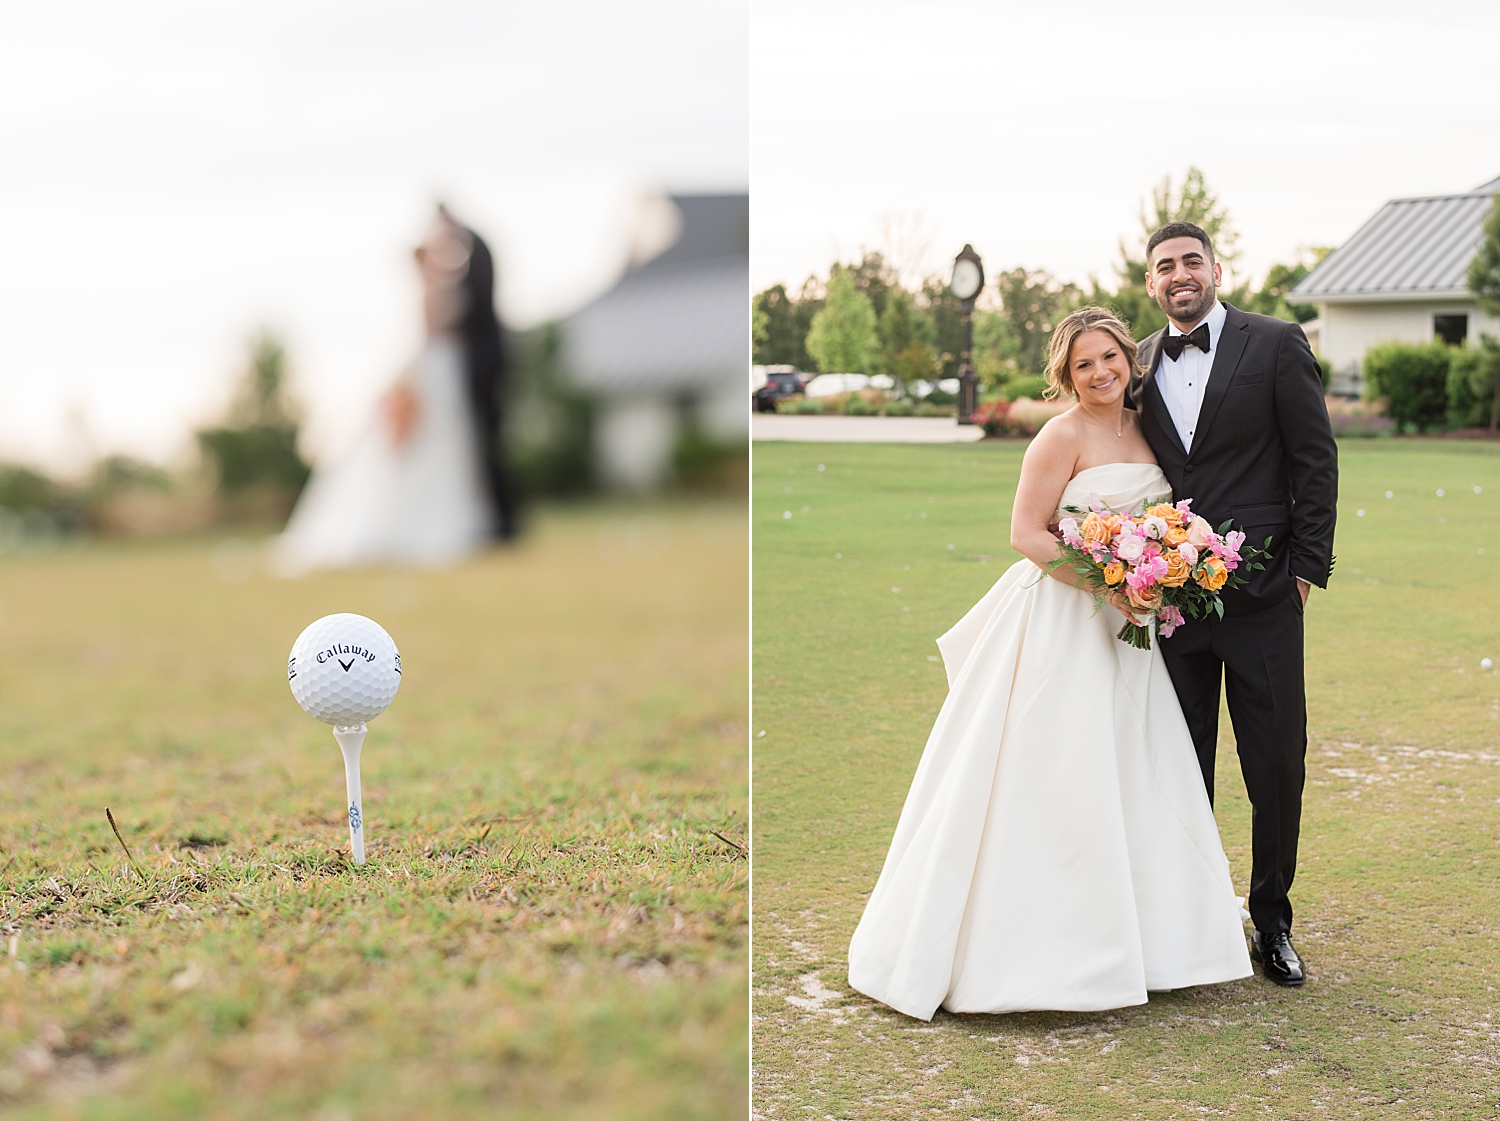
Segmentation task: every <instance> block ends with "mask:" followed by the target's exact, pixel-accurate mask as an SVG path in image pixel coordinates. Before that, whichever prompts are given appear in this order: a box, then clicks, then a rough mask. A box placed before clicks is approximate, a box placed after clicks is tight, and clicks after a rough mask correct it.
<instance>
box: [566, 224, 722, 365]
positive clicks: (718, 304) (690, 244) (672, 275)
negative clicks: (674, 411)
mask: <svg viewBox="0 0 1500 1121" xmlns="http://www.w3.org/2000/svg"><path fill="white" fill-rule="evenodd" d="M672 201H673V203H675V204H676V206H677V208H678V210H679V211H680V212H681V215H682V227H681V231H682V232H681V234H680V235H679V236H678V238H677V240H676V241H675V242H674V243H673V244H672V245H671V246H670V247H668V248H667V249H666V251H664V252H663V253H660V254H659V255H657V256H656V257H654V258H652V259H651V260H649V261H647V262H645V263H644V264H642V265H640V266H638V267H636V268H633V269H631V270H629V271H628V272H626V274H625V275H624V276H623V277H621V278H620V282H619V283H618V284H616V285H615V286H614V287H613V288H611V289H610V290H609V291H608V292H606V293H604V295H602V296H600V297H599V298H598V299H596V300H594V301H593V302H592V303H590V304H588V305H587V306H586V307H584V308H583V309H582V310H580V311H578V312H575V313H574V314H573V315H571V316H569V317H568V319H567V320H566V321H565V322H564V324H563V329H564V335H563V340H564V341H563V347H564V351H563V353H564V358H565V361H566V364H567V367H568V369H569V371H570V372H571V375H572V379H573V381H574V382H575V383H576V384H578V385H580V386H582V387H584V388H587V389H593V390H596V391H600V392H604V393H610V394H632V393H662V392H669V393H677V392H684V391H685V392H691V391H693V390H698V389H710V388H716V387H719V386H721V385H723V384H724V383H729V382H732V383H733V384H734V385H736V386H738V385H739V383H740V382H742V381H743V380H744V376H745V367H746V363H747V362H748V361H749V354H750V257H749V217H750V198H749V196H748V195H685V196H676V195H674V196H673V197H672Z"/></svg>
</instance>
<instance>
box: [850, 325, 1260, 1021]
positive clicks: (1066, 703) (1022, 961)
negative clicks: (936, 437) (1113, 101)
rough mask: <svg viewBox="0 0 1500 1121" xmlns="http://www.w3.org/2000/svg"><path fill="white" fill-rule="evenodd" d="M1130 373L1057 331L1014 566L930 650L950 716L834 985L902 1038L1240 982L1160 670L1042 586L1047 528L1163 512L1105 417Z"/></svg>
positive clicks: (1206, 820)
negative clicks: (1001, 1017)
mask: <svg viewBox="0 0 1500 1121" xmlns="http://www.w3.org/2000/svg"><path fill="white" fill-rule="evenodd" d="M1135 358H1136V344H1135V342H1134V341H1133V340H1132V339H1131V337H1130V334H1129V332H1128V331H1127V329H1126V327H1125V325H1124V323H1122V322H1121V321H1120V320H1119V319H1118V318H1116V317H1115V316H1114V315H1113V314H1111V313H1110V312H1108V311H1105V310H1104V309H1101V308H1081V309H1080V310H1078V311H1075V312H1074V313H1073V314H1071V315H1069V316H1068V317H1067V318H1066V319H1065V320H1063V322H1062V323H1061V324H1059V325H1058V328H1057V330H1056V332H1055V333H1054V334H1053V336H1052V346H1051V352H1050V354H1049V356H1048V370H1047V374H1048V379H1049V381H1050V382H1051V384H1052V385H1053V386H1054V387H1056V388H1057V389H1058V390H1060V391H1062V392H1064V393H1066V394H1068V395H1070V396H1072V397H1074V398H1075V399H1076V400H1077V404H1076V405H1074V407H1073V408H1071V409H1069V410H1068V411H1067V412H1066V413H1064V414H1062V415H1061V416H1059V417H1057V418H1056V419H1054V420H1052V421H1051V422H1050V423H1049V424H1047V426H1046V427H1045V428H1043V429H1042V431H1041V432H1040V433H1039V434H1038V435H1037V437H1036V439H1035V440H1033V441H1032V444H1031V446H1030V447H1029V448H1028V449H1027V452H1026V457H1025V459H1024V461H1023V463H1022V466H1021V479H1020V483H1019V485H1018V486H1017V488H1016V498H1015V506H1014V509H1013V512H1012V514H1011V546H1012V547H1013V548H1015V549H1016V550H1017V551H1018V552H1020V553H1021V554H1022V555H1023V556H1024V557H1025V558H1026V559H1025V560H1021V561H1017V562H1016V563H1015V564H1014V565H1012V566H1011V568H1010V569H1009V570H1008V571H1007V572H1006V573H1005V575H1004V576H1002V577H1001V578H1000V580H999V581H998V582H997V583H996V584H995V586H994V587H992V588H991V589H990V590H989V592H988V593H987V594H986V595H985V597H984V598H983V599H982V600H980V601H979V603H978V604H976V605H975V606H974V608H973V609H972V610H970V611H969V613H968V614H967V615H965V616H964V617H963V618H962V619H961V620H960V621H959V622H958V623H957V624H956V625H955V626H954V627H953V629H952V630H950V631H949V632H948V633H947V634H945V635H943V637H942V638H940V639H938V648H939V649H940V651H941V652H942V655H943V661H944V664H945V667H946V669H947V672H948V684H949V694H948V698H947V700H946V701H945V702H944V704H943V708H942V711H941V712H940V713H939V714H938V718H937V722H936V724H934V726H933V729H932V733H931V735H930V736H929V737H928V740H927V748H926V750H925V751H924V752H923V754H922V760H921V762H920V763H919V764H918V765H917V773H916V776H915V777H914V778H913V779H912V785H911V790H910V792H909V793H908V794H907V798H906V805H905V807H904V808H903V809H902V811H901V820H900V822H899V824H898V825H897V826H896V834H895V837H894V838H893V839H892V841H891V847H890V852H889V853H888V854H887V856H886V859H885V867H884V868H883V869H882V870H881V873H880V879H879V881H878V882H877V883H876V885H875V889H874V891H873V892H871V894H870V899H869V902H868V904H867V905H866V907H865V913H864V917H863V918H862V919H861V920H860V923H859V927H858V929H856V931H855V932H854V939H853V941H852V942H851V944H850V946H849V983H850V985H852V986H853V987H854V988H855V989H857V990H858V991H860V992H862V993H865V994H866V995H868V996H871V997H874V998H875V999H876V1000H879V1001H881V1002H882V1003H884V1004H887V1005H889V1006H891V1007H892V1008H895V1009H896V1010H897V1011H900V1012H904V1013H906V1014H907V1015H909V1016H915V1017H917V1018H918V1019H922V1020H930V1019H931V1018H932V1016H933V1014H934V1013H935V1012H936V1011H937V1009H938V1007H939V1006H940V1005H941V1006H942V1007H944V1008H946V1009H948V1010H949V1011H950V1012H1020V1011H1031V1010H1042V1009H1054V1010H1060V1011H1078V1012H1092V1011H1099V1010H1102V1009H1107V1008H1120V1007H1124V1006H1126V1005H1132V1004H1144V1003H1145V1001H1146V994H1147V992H1148V991H1153V990H1164V989H1177V988H1184V987H1186V986H1189V985H1203V984H1210V983H1213V982H1218V981H1230V980H1234V979H1236V978H1240V977H1249V976H1250V975H1251V970H1250V959H1249V955H1248V953H1247V952H1246V948H1245V937H1244V933H1243V930H1242V928H1241V917H1240V910H1239V900H1238V899H1237V898H1236V897H1235V894H1234V888H1233V885H1232V883H1231V881H1230V877H1229V864H1228V861H1227V860H1226V859H1225V857H1224V850H1223V848H1222V847H1221V846H1220V843H1219V835H1218V830H1217V828H1216V826H1215V824H1214V818H1213V811H1212V810H1211V809H1210V807H1209V802H1208V795H1207V793H1206V792H1205V790H1204V787H1203V777H1202V774H1201V773H1200V771H1199V767H1198V759H1197V756H1196V754H1195V753H1194V751H1193V743H1192V739H1191V738H1190V736H1189V734H1188V729H1187V725H1186V723H1185V721H1184V720H1183V716H1182V710H1181V708H1180V707H1179V705H1178V702H1177V695H1176V693H1175V692H1174V691H1173V689H1172V682H1171V679H1170V678H1169V677H1168V676H1167V670H1166V667H1165V665H1164V663H1163V662H1162V657H1161V651H1160V650H1159V649H1157V648H1155V647H1153V648H1152V649H1151V650H1137V649H1135V648H1133V647H1131V646H1129V645H1127V644H1126V643H1124V642H1121V641H1119V640H1117V639H1116V638H1115V637H1114V635H1115V632H1116V631H1117V630H1119V628H1120V624H1121V621H1122V620H1121V613H1122V612H1123V613H1126V614H1129V613H1130V612H1131V610H1132V609H1131V607H1130V604H1129V603H1128V602H1127V601H1126V600H1124V599H1123V598H1121V597H1119V595H1118V593H1116V594H1115V597H1114V598H1113V599H1112V600H1111V606H1109V607H1106V608H1104V609H1103V610H1097V609H1096V601H1095V600H1094V598H1093V597H1092V595H1091V593H1089V592H1088V591H1085V590H1083V589H1082V588H1080V587H1079V586H1078V577H1077V575H1076V574H1075V573H1073V572H1072V571H1071V570H1070V569H1069V568H1068V567H1066V566H1064V567H1060V568H1052V569H1048V568H1047V565H1048V563H1049V562H1050V561H1053V560H1055V559H1056V558H1057V556H1058V550H1057V539H1056V538H1055V537H1054V536H1053V535H1052V533H1051V532H1050V530H1049V525H1050V524H1052V523H1055V522H1056V521H1057V520H1058V519H1059V517H1061V516H1062V509H1063V508H1064V507H1079V508H1087V507H1088V506H1089V505H1090V503H1091V501H1092V498H1093V496H1097V497H1098V498H1099V499H1100V500H1102V501H1103V502H1104V503H1105V504H1106V505H1108V506H1109V507H1111V508H1112V509H1115V510H1121V511H1123V510H1127V509H1128V510H1139V508H1140V507H1141V506H1143V505H1144V504H1148V503H1155V502H1168V501H1171V499H1172V496H1171V488H1170V487H1169V486H1168V485H1167V480H1166V478H1165V477H1164V476H1163V475H1162V472H1161V469H1160V468H1159V467H1158V466H1157V465H1156V460H1155V458H1154V457H1153V456H1152V454H1151V449H1150V447H1149V446H1148V445H1147V443H1146V440H1145V438H1144V437H1143V436H1142V434H1141V431H1140V429H1139V427H1138V425H1137V422H1136V416H1135V413H1134V412H1133V411H1131V410H1127V409H1126V408H1125V407H1124V405H1125V388H1126V383H1127V381H1128V380H1129V378H1130V377H1131V376H1132V375H1134V374H1136V373H1137V372H1138V371H1137V367H1136V364H1135ZM1184 497H1190V496H1184ZM1134 617H1135V616H1133V615H1132V618H1134ZM1137 621H1144V620H1137ZM1187 625H1188V626H1192V625H1193V623H1192V622H1191V621H1189V622H1188V623H1187Z"/></svg>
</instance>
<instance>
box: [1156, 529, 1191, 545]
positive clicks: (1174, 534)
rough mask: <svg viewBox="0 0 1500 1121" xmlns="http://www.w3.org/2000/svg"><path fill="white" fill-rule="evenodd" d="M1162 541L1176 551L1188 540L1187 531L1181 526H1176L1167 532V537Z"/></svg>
mask: <svg viewBox="0 0 1500 1121" xmlns="http://www.w3.org/2000/svg"><path fill="white" fill-rule="evenodd" d="M1162 540H1163V541H1165V542H1166V543H1167V544H1168V545H1170V546H1172V547H1173V548H1174V549H1175V548H1176V547H1177V546H1178V545H1181V544H1182V543H1183V542H1184V541H1186V540H1187V530H1185V529H1183V528H1182V527H1181V526H1180V525H1174V526H1173V527H1172V528H1171V529H1169V530H1167V533H1166V536H1165V537H1163V538H1162Z"/></svg>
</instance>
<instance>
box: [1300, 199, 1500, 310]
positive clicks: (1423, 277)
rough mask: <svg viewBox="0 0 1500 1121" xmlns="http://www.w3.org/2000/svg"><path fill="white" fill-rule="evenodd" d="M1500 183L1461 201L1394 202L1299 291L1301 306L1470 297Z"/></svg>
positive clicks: (1310, 275)
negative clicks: (1472, 272) (1473, 265)
mask: <svg viewBox="0 0 1500 1121" xmlns="http://www.w3.org/2000/svg"><path fill="white" fill-rule="evenodd" d="M1496 191H1500V178H1497V179H1494V180H1491V181H1490V182H1488V183H1485V184H1483V185H1482V186H1479V187H1476V188H1475V189H1474V190H1472V191H1469V192H1468V193H1466V194H1462V195H1436V196H1432V197H1429V198H1410V199H1392V200H1391V201H1390V202H1388V203H1386V204H1385V205H1384V206H1382V207H1381V208H1380V209H1379V210H1377V211H1376V212H1375V215H1374V216H1373V217H1372V218H1371V219H1370V220H1369V221H1368V222H1366V223H1365V224H1364V225H1363V226H1361V227H1360V228H1359V229H1358V230H1357V231H1356V232H1355V234H1354V236H1353V237H1351V238H1350V239H1349V240H1348V241H1346V242H1345V243H1344V244H1343V245H1341V246H1339V247H1338V248H1337V249H1335V250H1334V251H1333V252H1332V253H1330V254H1329V255H1328V256H1327V257H1325V258H1323V261H1322V262H1321V263H1320V264H1319V265H1318V267H1317V268H1315V269H1313V271H1312V272H1310V273H1308V274H1307V275H1306V276H1305V277H1303V278H1302V279H1301V280H1300V281H1298V282H1297V284H1296V286H1295V287H1293V288H1292V291H1291V292H1290V294H1289V298H1290V299H1292V300H1295V301H1309V300H1317V301H1323V302H1329V303H1339V302H1342V301H1346V300H1347V301H1354V300H1361V301H1363V300H1434V299H1439V300H1441V299H1454V298H1467V297H1468V295H1469V289H1468V286H1467V283H1466V281H1465V274H1466V273H1467V272H1468V268H1469V262H1470V261H1471V260H1473V258H1474V252H1475V250H1476V249H1478V247H1479V242H1480V240H1481V239H1482V238H1483V236H1484V228H1483V227H1484V218H1485V215H1486V214H1487V213H1488V212H1489V209H1490V206H1491V201H1490V200H1491V197H1492V196H1493V195H1494V194H1495V192H1496Z"/></svg>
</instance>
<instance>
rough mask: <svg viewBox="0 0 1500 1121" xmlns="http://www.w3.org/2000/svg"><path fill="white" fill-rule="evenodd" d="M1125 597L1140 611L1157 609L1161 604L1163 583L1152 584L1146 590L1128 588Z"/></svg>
mask: <svg viewBox="0 0 1500 1121" xmlns="http://www.w3.org/2000/svg"><path fill="white" fill-rule="evenodd" d="M1125 598H1126V599H1128V600H1129V601H1130V605H1131V606H1132V607H1134V608H1136V609H1137V610H1139V611H1155V610H1156V609H1157V608H1158V607H1160V606H1161V585H1160V584H1152V585H1151V587H1150V588H1148V589H1146V590H1145V591H1138V590H1136V589H1135V588H1126V589H1125Z"/></svg>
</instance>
